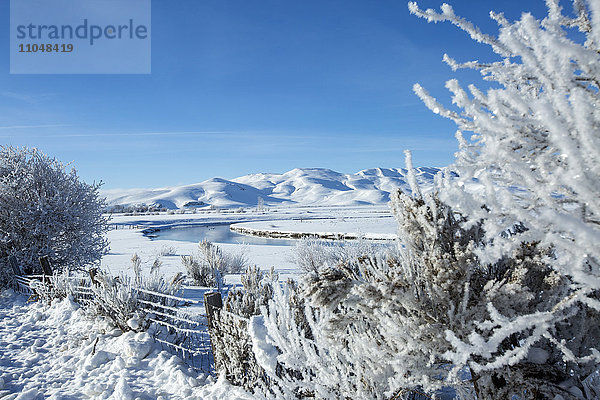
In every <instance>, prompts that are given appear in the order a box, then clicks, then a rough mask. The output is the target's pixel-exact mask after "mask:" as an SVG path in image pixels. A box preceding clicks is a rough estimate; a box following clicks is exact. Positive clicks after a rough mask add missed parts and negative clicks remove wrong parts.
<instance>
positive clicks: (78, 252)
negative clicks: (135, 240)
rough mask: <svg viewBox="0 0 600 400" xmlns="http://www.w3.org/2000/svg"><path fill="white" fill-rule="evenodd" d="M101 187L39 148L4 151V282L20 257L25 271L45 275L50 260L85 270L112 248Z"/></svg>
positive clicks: (0, 199) (0, 254) (0, 155)
mask: <svg viewBox="0 0 600 400" xmlns="http://www.w3.org/2000/svg"><path fill="white" fill-rule="evenodd" d="M99 187H100V184H96V183H94V184H91V185H90V184H87V183H85V182H82V181H81V180H80V179H79V177H78V176H77V173H76V172H75V170H74V169H72V170H71V171H69V172H67V171H66V166H65V165H64V164H62V163H61V162H59V161H57V160H56V159H54V158H51V157H48V156H47V155H45V154H43V153H42V152H41V151H39V150H37V149H30V148H15V147H11V146H3V147H2V148H1V149H0V284H2V283H4V284H5V283H6V282H7V281H8V280H9V279H10V276H11V274H12V270H9V269H8V268H7V267H6V266H7V265H8V263H7V262H6V260H7V258H8V257H9V256H15V257H16V259H17V260H18V263H19V264H20V266H21V267H22V268H23V272H24V273H37V272H40V265H39V262H38V259H39V257H41V256H48V257H49V259H50V261H51V264H52V266H53V267H54V268H56V269H59V270H63V269H66V270H74V269H83V268H85V267H86V266H89V265H90V264H92V263H94V262H96V261H98V260H99V259H100V257H101V256H102V254H103V253H104V251H105V250H106V248H107V241H106V239H105V238H104V237H103V234H104V232H105V231H106V229H107V224H106V222H107V221H106V219H105V218H104V217H103V216H102V208H103V206H104V200H103V199H102V198H101V197H100V196H99V193H98V189H99Z"/></svg>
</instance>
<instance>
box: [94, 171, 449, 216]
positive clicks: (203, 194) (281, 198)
mask: <svg viewBox="0 0 600 400" xmlns="http://www.w3.org/2000/svg"><path fill="white" fill-rule="evenodd" d="M438 171H439V169H437V168H426V167H421V168H417V171H416V172H417V180H418V181H419V182H420V183H422V184H424V185H429V184H431V182H432V181H433V176H434V175H435V174H436V173H437V172H438ZM406 173H407V171H406V170H405V169H401V168H373V169H366V170H363V171H359V172H357V173H355V174H343V173H339V172H336V171H332V170H330V169H323V168H296V169H293V170H291V171H288V172H286V173H283V174H269V173H261V174H251V175H245V176H241V177H239V178H235V179H232V180H226V179H222V178H212V179H209V180H207V181H204V182H201V183H196V184H192V185H185V186H176V187H166V188H157V189H124V190H121V189H112V190H104V191H103V192H102V194H103V195H104V196H106V198H107V202H108V204H109V206H116V205H123V206H132V205H138V204H146V205H157V206H161V207H165V208H168V209H175V208H183V207H192V206H195V207H198V206H211V205H212V206H216V207H245V206H256V205H257V204H258V202H259V199H260V198H262V199H263V201H264V203H265V204H266V205H271V206H274V205H278V204H301V205H336V206H337V205H340V206H346V205H361V204H383V203H387V202H388V201H389V199H390V193H391V192H393V191H394V190H395V189H396V188H399V187H400V188H407V187H408V184H407V180H406Z"/></svg>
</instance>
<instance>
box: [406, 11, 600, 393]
mask: <svg viewBox="0 0 600 400" xmlns="http://www.w3.org/2000/svg"><path fill="white" fill-rule="evenodd" d="M546 4H547V7H548V15H547V17H546V18H544V19H543V20H541V21H539V20H536V19H535V18H534V17H533V16H532V15H530V14H523V15H522V17H521V19H520V20H518V21H515V22H511V21H508V20H507V19H506V18H505V17H504V16H503V15H502V14H496V13H491V16H492V18H494V19H495V20H496V21H497V22H498V24H499V31H500V32H499V35H498V37H493V36H490V35H485V34H483V33H481V32H480V31H479V30H478V29H477V28H476V27H474V26H473V25H472V24H470V23H469V22H468V21H465V20H464V19H462V18H460V17H457V16H456V15H455V14H454V11H453V10H452V8H451V7H450V6H448V5H444V6H442V11H441V13H437V12H435V11H433V10H426V11H422V10H420V9H419V8H418V7H417V5H416V4H415V3H410V4H409V8H410V10H411V12H413V13H415V14H417V15H418V16H420V17H423V18H426V19H427V20H429V21H435V22H438V21H449V22H451V23H453V24H455V25H457V26H459V27H460V28H461V29H463V30H465V31H466V32H467V33H468V34H469V35H470V36H471V37H472V38H473V39H475V40H477V41H479V42H481V43H484V44H487V45H489V46H490V47H491V48H492V50H493V51H494V52H495V53H496V54H497V55H498V56H499V60H496V61H492V62H488V63H484V62H466V63H462V64H461V63H457V62H456V61H454V60H452V59H451V58H450V57H449V56H445V57H444V59H445V61H446V62H447V63H448V64H449V65H450V66H451V67H452V68H453V69H457V68H472V69H475V70H478V71H479V72H481V74H482V75H483V77H484V79H486V80H489V81H491V82H493V83H494V86H493V87H492V88H491V89H488V90H487V91H485V92H484V91H481V90H479V89H478V88H476V87H475V86H474V85H469V88H468V91H466V90H464V89H463V88H462V87H461V86H460V85H459V84H458V82H457V81H456V80H451V81H449V82H448V83H447V85H446V86H447V88H448V89H449V90H450V91H451V92H452V95H453V103H454V104H455V105H457V106H458V108H460V113H457V112H455V111H452V110H449V109H447V108H445V107H444V106H442V105H441V104H439V103H438V102H437V101H436V100H435V99H433V98H432V97H431V96H430V95H428V94H427V92H426V91H425V90H424V89H423V88H422V87H421V86H419V85H415V91H416V92H417V94H418V95H419V96H420V97H421V98H422V99H423V101H424V102H425V104H426V105H427V106H428V107H429V108H430V109H432V110H433V111H434V112H435V113H439V114H441V115H442V116H444V117H447V118H450V119H452V120H454V121H455V122H456V123H457V125H458V127H459V132H458V133H457V137H458V139H459V143H460V151H459V153H458V158H457V162H456V164H455V165H454V166H453V169H454V170H455V171H457V172H458V174H459V179H457V180H456V179H451V178H450V177H449V176H446V177H443V178H442V179H439V180H438V187H439V190H440V194H441V197H442V200H443V201H445V202H446V203H447V204H449V205H451V206H452V207H453V208H454V209H455V210H456V211H457V212H460V213H461V214H462V215H463V216H464V217H465V218H467V219H468V221H467V224H468V223H471V224H473V223H478V222H479V221H481V222H482V224H483V228H484V230H485V232H486V241H487V243H488V245H487V246H486V247H485V248H482V249H480V250H478V251H477V256H478V257H479V258H480V259H481V261H482V262H485V263H489V264H493V263H497V262H499V261H498V260H503V259H505V258H507V257H510V256H511V254H514V253H515V252H518V251H519V249H522V248H523V246H528V244H532V243H535V244H536V247H537V248H539V249H546V250H545V251H542V252H541V253H540V254H539V260H540V262H541V263H543V264H544V265H546V267H547V268H548V270H547V271H546V272H545V274H546V275H547V276H548V278H547V279H548V283H551V282H554V284H556V283H559V282H560V285H559V286H560V287H561V293H560V294H556V293H554V292H551V294H552V295H549V293H548V292H547V291H542V290H541V288H538V289H539V290H538V292H537V293H535V292H532V293H531V295H532V296H536V297H539V298H542V299H543V302H544V307H541V309H540V307H538V306H537V305H535V306H531V307H525V308H521V309H519V310H518V311H516V312H514V313H507V312H502V311H500V310H496V309H494V308H493V307H490V313H489V315H488V316H486V317H484V318H482V319H478V320H476V323H477V325H478V327H479V329H477V330H474V331H473V333H472V334H471V335H470V336H469V337H466V338H460V337H458V335H457V334H456V332H454V331H450V330H448V331H447V332H446V336H447V337H448V339H449V340H450V341H451V342H452V345H453V349H452V351H450V352H448V354H447V357H448V358H449V359H450V360H451V361H452V362H453V363H455V364H457V365H460V364H464V363H468V364H469V365H470V366H471V368H472V369H474V372H475V373H476V374H479V373H487V372H489V371H492V370H500V369H502V368H504V369H505V370H507V371H509V372H507V373H508V374H509V375H510V374H513V376H512V377H511V379H520V378H519V377H518V376H514V371H515V368H514V367H513V366H514V365H518V364H519V363H523V362H526V361H527V360H528V359H530V358H533V359H537V360H546V361H544V364H545V365H556V367H557V369H558V370H563V371H569V373H570V374H571V375H572V380H573V381H574V385H575V386H578V387H579V389H573V392H576V390H580V391H581V384H579V383H578V381H581V380H582V379H583V378H585V376H586V374H588V373H590V372H591V371H594V370H595V369H597V368H598V364H599V363H600V352H599V351H598V343H599V342H598V337H597V335H598V333H597V330H596V329H595V328H591V329H590V328H587V327H594V326H598V312H599V311H600V301H599V300H600V299H599V298H598V297H599V295H598V293H599V290H600V246H598V245H597V244H598V243H600V197H599V196H598V193H599V192H600V156H599V153H598V151H597V149H598V145H599V144H600V109H599V103H600V97H599V90H600V67H599V66H600V3H598V2H597V1H585V0H574V1H573V2H572V4H573V13H572V14H571V15H566V14H565V13H563V10H562V8H561V6H560V5H559V4H558V1H556V0H547V1H546ZM577 31H578V32H577ZM463 132H472V133H473V136H471V138H470V139H466V138H465V137H463V134H462V133H463ZM513 226H519V227H520V228H519V229H518V231H519V232H518V234H516V235H503V234H501V233H502V232H506V230H507V229H510V228H511V227H513ZM551 302H554V306H553V307H550V303H551ZM582 326H584V327H586V328H581V327H582ZM514 337H518V338H519V340H518V341H515V342H514V343H513V344H512V349H511V350H510V351H508V350H506V349H505V348H503V347H502V346H503V344H505V343H507V341H508V342H510V341H511V340H513V339H512V338H514ZM547 343H550V344H551V345H552V346H550V348H549V349H548V348H546V344H547ZM539 346H541V347H542V348H544V352H540V351H537V350H535V351H533V353H540V354H544V357H531V354H532V351H528V349H531V348H538V347H539ZM556 353H558V354H556ZM546 355H548V357H546ZM557 358H560V359H562V360H561V361H560V362H555V360H556V359H557ZM486 371H487V372H486ZM564 378H565V375H564V374H562V375H561V374H558V375H554V374H553V373H551V372H550V371H549V370H548V371H546V375H545V378H543V379H541V380H542V381H543V383H542V382H540V386H539V389H538V392H537V393H541V392H540V391H541V390H548V391H549V392H550V393H554V390H555V389H556V388H555V387H554V386H556V385H553V383H554V382H559V381H560V379H564ZM507 382H508V383H504V381H503V380H496V383H494V382H492V389H491V391H493V389H494V388H496V389H498V390H503V388H504V387H505V386H507V385H511V384H512V382H510V381H507ZM564 385H566V386H569V384H567V383H564ZM556 390H558V389H556ZM540 395H548V393H541V394H540ZM561 395H562V396H563V397H565V396H566V395H565V394H564V393H561Z"/></svg>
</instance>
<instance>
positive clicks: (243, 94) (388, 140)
mask: <svg viewBox="0 0 600 400" xmlns="http://www.w3.org/2000/svg"><path fill="white" fill-rule="evenodd" d="M441 3H442V2H441V1H431V0H427V1H421V2H419V4H420V6H421V7H422V8H429V7H434V8H438V7H439V5H440V4H441ZM450 3H451V4H452V5H453V6H454V8H455V11H456V13H457V14H459V15H463V16H465V17H467V18H468V19H470V20H472V21H473V22H475V23H476V24H477V25H479V26H480V27H481V28H482V29H483V30H484V31H486V32H488V33H494V32H496V31H497V28H496V26H495V23H494V22H493V21H491V20H490V19H489V16H488V13H489V11H490V10H492V9H493V10H495V11H504V12H505V15H506V16H507V17H508V18H509V19H515V18H518V17H519V16H520V14H521V12H522V11H531V12H532V13H533V14H534V15H536V16H542V15H543V10H544V4H543V1H542V0H539V1H538V0H535V1H533V0H530V1H525V2H524V1H515V0H507V1H502V2H498V1H490V0H480V1H474V0H469V1H466V0H463V1H455V2H450ZM8 16H9V2H8V1H7V0H4V1H2V2H0V18H1V19H0V21H1V22H0V23H1V24H2V25H3V28H2V29H0V54H1V55H2V56H1V57H2V58H1V60H2V62H1V63H0V143H3V144H11V145H19V146H22V145H25V146H32V147H38V148H40V149H42V150H43V151H44V152H46V153H47V154H49V155H51V156H54V157H57V158H58V159H60V160H62V161H63V162H72V165H73V166H74V167H75V168H76V169H77V171H78V173H79V174H80V176H81V177H82V178H83V179H84V180H86V181H98V180H102V181H104V182H105V188H126V187H158V186H167V185H178V184H186V183H194V182H200V181H202V180H205V179H208V178H211V177H214V176H220V177H224V178H233V177H236V176H240V175H245V174H248V173H256V172H285V171H287V170H290V169H292V168H295V167H323V168H331V169H334V170H337V171H340V172H356V171H358V170H361V169H365V168H373V167H402V166H404V160H403V154H402V151H403V150H404V149H410V150H412V151H413V159H414V162H415V164H416V165H423V166H444V165H448V164H450V163H451V162H452V160H453V153H454V152H455V151H456V143H455V140H454V132H455V130H456V128H455V126H454V125H453V123H451V122H450V121H447V120H444V119H442V118H441V117H439V116H436V115H434V114H432V113H431V112H430V111H429V110H427V109H426V108H425V106H424V105H422V104H421V103H420V101H419V99H418V98H417V97H416V96H415V95H414V94H413V92H412V85H413V84H414V83H416V82H419V83H421V84H422V85H423V86H424V87H426V88H427V89H428V90H429V91H430V92H431V93H432V94H434V95H435V96H436V97H438V98H439V99H440V100H442V101H443V102H445V103H449V96H448V94H447V92H446V89H445V88H444V82H445V81H446V80H448V79H450V78H452V77H457V78H458V79H459V80H460V81H461V82H462V83H464V84H467V83H470V82H478V81H479V77H478V75H477V74H476V73H474V72H470V71H466V72H459V73H453V72H452V71H451V70H450V68H449V67H447V66H446V65H445V64H444V63H443V62H442V61H441V60H442V55H443V54H444V53H445V52H447V53H448V54H450V55H451V56H453V57H454V58H456V59H457V60H459V61H466V60H470V59H479V60H492V59H494V58H493V55H492V54H491V52H490V51H489V50H488V49H487V48H486V47H485V46H482V45H478V44H475V43H474V42H472V41H471V40H470V39H469V38H468V37H467V36H466V34H464V33H463V32H461V31H460V30H458V29H457V28H455V27H453V26H452V25H450V24H447V23H446V24H428V23H426V21H424V20H421V19H418V18H416V17H415V16H412V15H410V14H409V12H408V8H407V2H406V1H393V0H301V1H300V0H295V1H291V0H178V1H167V0H153V1H152V27H151V28H152V73H151V74H150V75H10V74H9V29H8V26H9V17H8Z"/></svg>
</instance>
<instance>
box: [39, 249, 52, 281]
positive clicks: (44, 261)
mask: <svg viewBox="0 0 600 400" xmlns="http://www.w3.org/2000/svg"><path fill="white" fill-rule="evenodd" d="M40 265H41V266H42V275H44V276H43V277H42V282H44V284H47V285H51V282H52V281H51V280H50V277H51V276H52V267H51V266H50V260H48V256H41V257H40Z"/></svg>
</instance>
